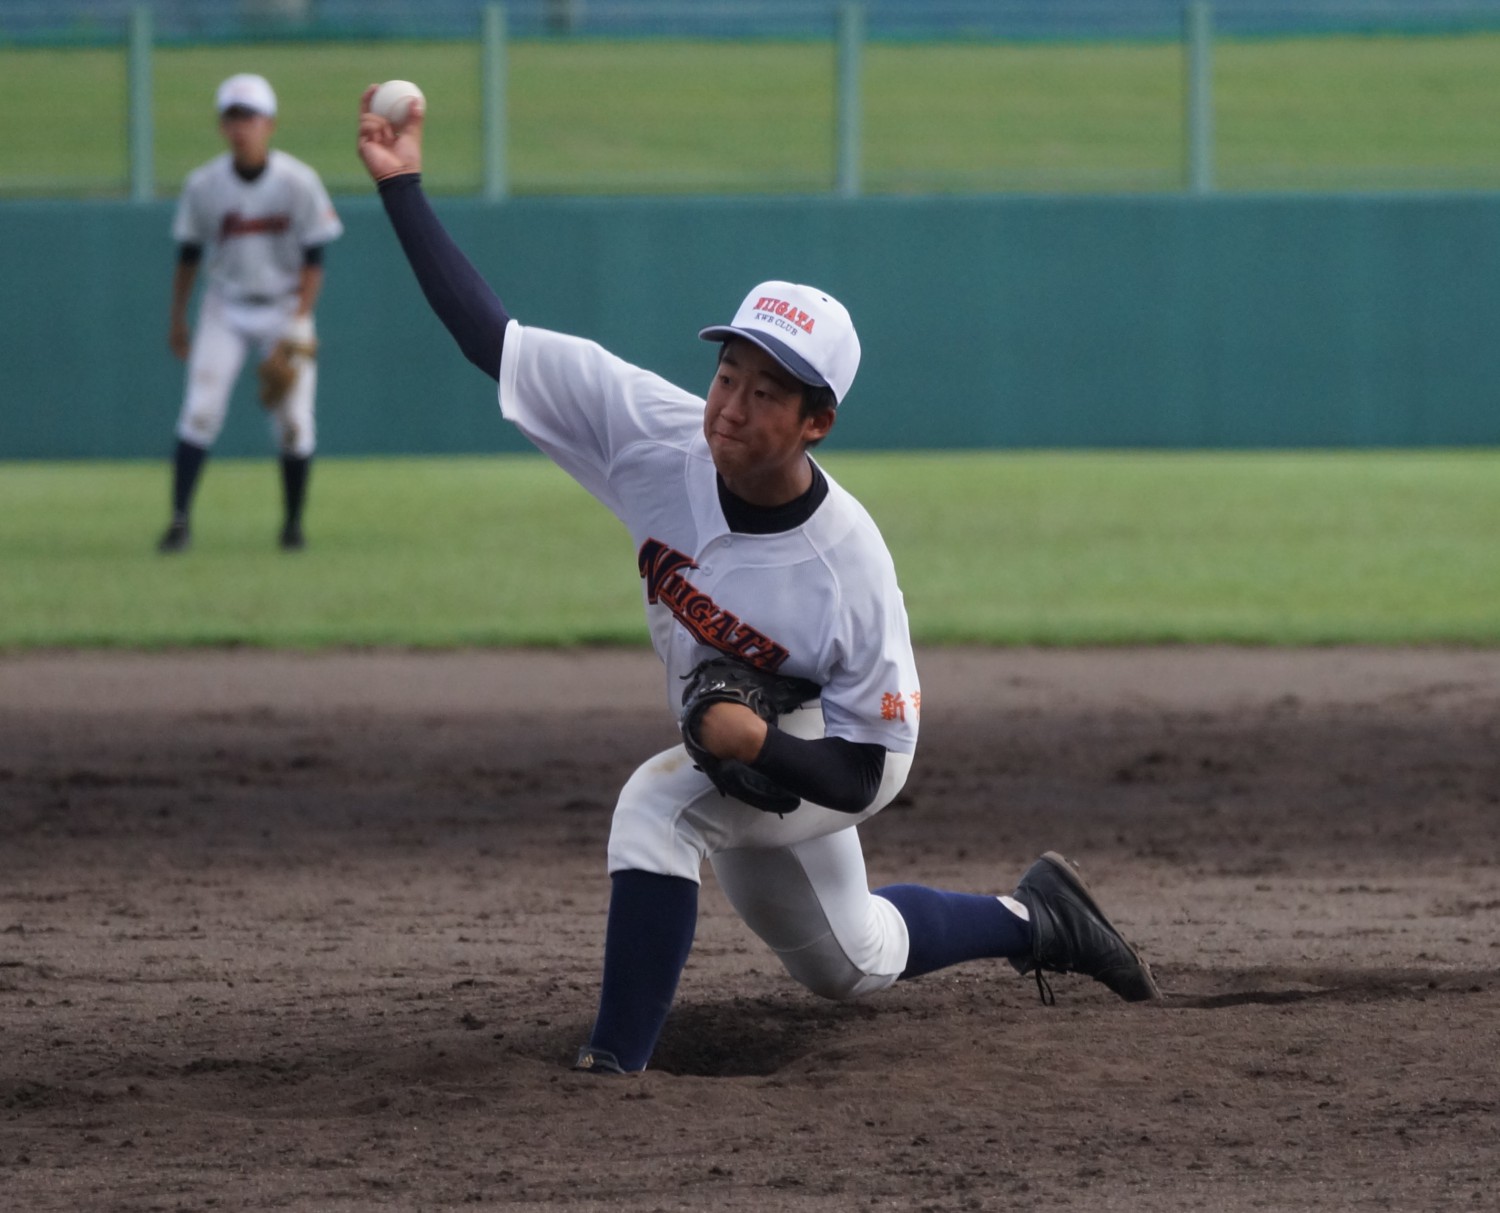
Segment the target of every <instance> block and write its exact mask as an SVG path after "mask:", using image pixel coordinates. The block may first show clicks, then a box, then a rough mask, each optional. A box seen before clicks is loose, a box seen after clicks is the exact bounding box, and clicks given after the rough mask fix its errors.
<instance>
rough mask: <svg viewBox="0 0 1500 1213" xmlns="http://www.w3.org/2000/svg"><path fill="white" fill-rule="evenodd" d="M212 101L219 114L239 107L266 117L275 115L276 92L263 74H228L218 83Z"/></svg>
mask: <svg viewBox="0 0 1500 1213" xmlns="http://www.w3.org/2000/svg"><path fill="white" fill-rule="evenodd" d="M214 102H215V104H216V105H217V106H218V109H219V113H221V114H222V113H223V112H224V111H225V110H228V109H235V108H239V109H246V110H251V111H253V112H254V113H257V114H264V115H265V116H266V117H267V118H274V117H276V94H275V93H274V92H273V91H272V89H271V85H270V82H269V81H267V80H266V78H265V77H264V76H253V75H251V74H250V73H248V72H245V73H242V74H240V75H238V76H230V77H229V79H228V80H226V81H224V83H223V84H221V85H219V92H218V95H217V96H216V97H215V98H214Z"/></svg>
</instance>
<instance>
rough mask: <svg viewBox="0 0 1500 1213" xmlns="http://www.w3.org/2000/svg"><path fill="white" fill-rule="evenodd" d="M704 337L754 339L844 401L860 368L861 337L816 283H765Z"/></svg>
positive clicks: (704, 332)
mask: <svg viewBox="0 0 1500 1213" xmlns="http://www.w3.org/2000/svg"><path fill="white" fill-rule="evenodd" d="M698 336H700V337H702V338H703V340H704V341H727V340H728V339H729V338H731V337H743V338H745V340H747V341H753V342H754V343H755V344H756V345H758V346H760V348H761V349H763V350H765V351H766V353H768V354H770V355H771V357H772V358H774V359H776V361H777V362H779V363H781V365H782V366H784V367H785V368H786V369H787V370H788V371H790V372H791V373H792V374H793V375H795V376H796V377H797V378H798V379H800V380H801V381H802V382H803V383H810V384H812V385H813V386H814V387H829V388H832V389H833V397H834V399H835V400H836V401H838V402H840V403H842V402H843V399H844V393H845V392H847V391H848V390H849V385H850V384H851V383H853V382H854V372H855V371H857V370H859V338H858V337H857V336H855V334H854V321H852V320H850V319H849V313H848V312H847V311H846V310H845V309H844V305H843V304H842V303H840V302H839V301H838V300H837V299H835V298H833V296H831V295H828V294H825V293H824V292H823V291H820V290H818V288H817V287H815V286H798V285H797V284H796V283H793V282H762V283H761V284H760V285H759V286H758V287H756V288H755V289H754V290H753V291H751V292H750V293H749V294H748V295H746V296H745V302H744V303H742V304H740V310H739V311H737V312H736V313H735V314H734V319H733V320H731V321H730V322H729V323H728V324H719V325H714V326H712V327H710V328H706V329H703V330H702V331H701V332H699V334H698Z"/></svg>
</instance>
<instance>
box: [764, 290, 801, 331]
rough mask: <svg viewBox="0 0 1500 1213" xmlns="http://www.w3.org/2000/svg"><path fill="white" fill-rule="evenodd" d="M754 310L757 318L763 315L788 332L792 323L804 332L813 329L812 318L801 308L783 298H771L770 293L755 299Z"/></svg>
mask: <svg viewBox="0 0 1500 1213" xmlns="http://www.w3.org/2000/svg"><path fill="white" fill-rule="evenodd" d="M755 310H756V313H757V316H756V318H757V319H759V318H760V317H761V316H764V317H765V319H766V320H767V321H768V322H769V323H771V324H774V325H776V326H777V327H778V328H784V329H786V330H787V331H788V332H790V331H791V326H792V325H795V326H796V327H797V328H799V329H801V330H802V331H803V332H804V333H810V332H812V331H813V323H814V320H813V318H812V317H811V316H809V315H808V314H807V313H806V312H804V311H803V310H802V309H801V308H799V307H797V306H796V305H794V304H791V303H788V302H787V301H786V300H785V299H773V298H771V296H770V295H762V296H761V297H760V298H759V299H757V300H756V301H755Z"/></svg>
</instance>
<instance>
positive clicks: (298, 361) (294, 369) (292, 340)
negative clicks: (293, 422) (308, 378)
mask: <svg viewBox="0 0 1500 1213" xmlns="http://www.w3.org/2000/svg"><path fill="white" fill-rule="evenodd" d="M317 354H318V343H317V341H316V340H315V339H314V338H313V335H312V318H311V317H310V316H298V317H297V318H296V319H294V320H293V321H292V323H291V324H290V325H289V326H288V327H287V331H286V333H285V335H284V336H283V337H282V338H281V340H280V341H278V342H277V343H276V345H275V347H274V348H273V349H272V350H271V353H270V354H269V356H267V358H266V360H265V361H264V362H262V363H261V364H260V371H259V376H260V402H261V404H263V405H264V406H265V407H266V408H268V409H275V408H280V407H281V403H282V401H284V400H285V399H286V398H287V395H288V394H289V393H290V392H291V390H292V388H294V387H295V386H296V385H297V378H298V376H300V375H301V374H302V371H303V368H304V367H306V366H307V364H308V363H309V362H311V361H312V360H313V359H314V358H316V357H317Z"/></svg>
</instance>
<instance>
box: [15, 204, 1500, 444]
mask: <svg viewBox="0 0 1500 1213" xmlns="http://www.w3.org/2000/svg"><path fill="white" fill-rule="evenodd" d="M338 205H339V209H340V211H341V213H342V214H343V216H344V219H345V223H346V225H347V227H348V231H347V233H346V235H345V236H344V238H343V239H342V240H341V241H339V242H338V244H336V245H335V246H333V248H332V249H331V250H330V252H329V256H328V285H327V288H326V291H325V294H324V301H323V305H322V306H321V308H320V309H319V318H320V328H321V339H322V346H323V357H322V362H321V372H320V373H321V387H320V393H319V430H320V436H321V441H320V448H321V450H322V451H323V453H325V454H330V455H366V454H369V455H376V454H379V455H391V454H403V453H411V454H432V453H444V452H473V451H485V450H518V449H524V444H523V443H522V442H520V441H519V440H518V438H517V437H516V435H515V434H514V432H513V431H512V430H511V429H510V427H509V426H507V425H506V424H505V423H504V422H503V421H501V419H500V417H499V413H498V409H497V407H496V404H495V399H494V389H493V384H492V383H491V381H490V380H489V379H487V378H486V377H485V376H484V375H483V374H481V373H480V372H479V371H478V370H476V369H475V368H473V367H471V366H470V365H469V364H468V363H467V362H465V361H464V360H463V358H462V357H461V356H460V355H459V354H458V352H457V350H456V347H454V346H453V344H452V343H451V341H450V340H449V339H448V337H447V334H446V333H445V332H444V331H443V330H442V328H441V326H440V325H439V324H438V322H437V320H436V319H435V318H434V317H433V316H432V314H431V313H430V312H429V310H428V309H427V306H426V304H425V302H424V301H423V300H422V298H421V296H420V293H419V292H418V291H417V289H416V287H415V284H414V282H413V280H412V277H411V274H410V272H409V270H408V269H407V267H406V264H405V261H404V259H403V257H402V255H401V252H400V250H399V248H398V247H397V244H396V241H395V239H394V237H393V236H392V235H391V232H390V230H389V228H388V227H387V225H386V222H385V218H384V215H383V214H382V212H381V210H380V207H379V204H378V201H377V200H375V199H374V198H372V197H357V198H345V199H339V200H338ZM437 208H438V210H439V213H440V214H441V215H442V216H443V218H444V220H445V222H446V223H447V224H448V226H449V228H450V230H451V231H452V232H453V234H454V236H455V237H456V238H457V240H458V241H459V243H460V244H461V245H462V246H463V247H464V248H465V249H466V250H467V251H468V252H469V254H470V255H471V257H472V258H473V260H474V261H475V262H476V264H478V265H479V266H480V268H481V269H482V271H483V272H484V273H485V275H486V276H487V277H488V278H489V280H490V281H491V282H492V283H493V284H494V285H495V286H496V288H497V290H498V291H499V293H500V296H501V298H502V299H504V300H505V302H506V304H507V306H508V307H509V309H510V310H511V311H512V313H513V314H515V315H516V316H517V317H519V318H520V319H522V320H524V321H527V322H530V323H534V324H539V325H543V326H546V327H550V328H557V329H562V330H565V331H568V332H573V333H578V334H580V335H584V336H588V337H592V338H595V339H597V340H598V341H600V342H602V343H603V344H604V345H605V346H607V347H608V348H610V349H612V350H614V351H615V352H616V353H618V354H620V355H622V356H623V357H626V358H628V359H631V360H632V361H635V362H638V363H640V364H642V365H645V366H649V367H652V368H654V369H656V370H658V371H660V372H661V373H662V374H664V375H665V376H666V377H668V378H669V379H672V380H673V381H675V382H677V383H679V384H681V385H683V386H685V387H688V388H691V389H694V390H702V388H703V387H704V386H706V384H707V381H708V376H709V374H710V373H711V369H712V361H713V354H712V352H711V350H710V349H709V347H707V346H705V345H703V344H702V343H700V342H698V341H697V340H696V339H695V334H696V332H697V330H698V328H699V327H701V326H702V325H704V324H708V323H714V322H720V321H725V320H727V319H728V318H729V317H730V315H731V314H732V313H733V311H734V309H735V307H736V305H737V304H738V302H739V300H740V297H741V295H742V294H743V293H744V292H745V291H746V290H748V289H749V288H750V287H751V286H752V285H753V284H755V283H756V282H758V281H760V280H761V279H766V278H793V279H797V280H800V281H805V282H812V283H815V284H818V285H820V286H823V287H824V288H825V289H828V290H830V291H832V292H833V293H834V294H836V295H838V296H839V297H840V298H842V299H843V300H844V301H845V302H846V303H847V304H848V306H849V308H850V311H851V312H852V313H853V315H854V318H855V322H856V324H857V326H858V328H859V331H860V333H861V336H862V338H863V341H864V349H865V352H864V361H863V364H862V366H861V369H860V374H859V379H858V381H857V382H856V384H855V387H854V390H853V392H852V393H851V395H850V398H849V400H848V401H847V404H846V407H845V409H844V412H843V415H842V416H841V418H840V422H839V427H838V430H837V431H836V432H835V435H834V437H833V438H832V439H830V446H831V447H833V446H836V447H838V448H839V449H878V448H901V447H910V448H951V447H1165V448H1171V447H1194V448H1203V447H1241V448H1242V447H1327V446H1338V447H1347V446H1356V447H1357V446H1426V445H1442V446H1449V445H1470V444H1485V445H1493V444H1500V196H1494V195H1489V194H1475V195H1443V196H1407V195H1380V196H1296V197H1280V196H1230V197H1209V198H1192V197H1187V196H1182V197H1177V196H1147V197H1108V198H1095V197H1087V198H996V197H985V198H972V197H968V198H922V199H900V198H878V199H865V200H857V201H843V200H838V199H833V198H806V199H780V198H768V199H722V200H719V199H714V200H704V199H691V200H689V199H643V198H630V199H599V198H593V199H576V200H575V199H520V200H514V201H508V202H505V203H500V204H486V203H483V202H479V201H473V200H442V199H440V200H439V201H438V202H437ZM170 219H171V205H170V204H169V203H151V204H139V205H137V204H130V203H123V202H119V203H116V202H109V203H104V202H99V203H78V202H75V203H61V202H58V203H7V204H0V281H3V283H4V289H3V292H0V341H3V343H4V351H5V355H4V367H5V375H4V383H5V387H4V395H5V402H4V407H3V408H0V459H18V458H19V459H72V458H89V457H99V456H108V457H111V458H119V457H125V458H132V457H158V456H165V455H166V454H167V452H168V450H169V449H170V446H171V443H172V428H173V424H174V420H175V417H176V413H177V408H178V403H179V399H180V394H181V380H182V368H181V365H180V364H179V363H178V362H176V361H175V360H174V359H173V358H172V357H171V355H170V354H169V353H168V351H167V346H166V319H167V302H168V292H169V284H170V279H171V269H172V261H173V248H172V244H171V240H170V238H169V235H168V229H169V226H170ZM252 389H253V382H252V376H250V375H249V374H246V375H245V376H244V377H243V379H242V382H241V385H240V390H239V391H238V392H237V394H236V398H235V405H234V408H233V409H232V411H231V416H230V421H229V425H228V426H227V428H226V431H225V434H224V436H223V438H222V439H221V440H220V444H219V447H218V453H220V454H229V455H245V454H259V453H263V452H266V451H267V450H268V449H269V439H268V437H267V433H266V428H265V422H264V419H263V417H262V416H261V414H260V410H259V408H258V407H257V406H256V404H255V401H254V395H253V391H252Z"/></svg>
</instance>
